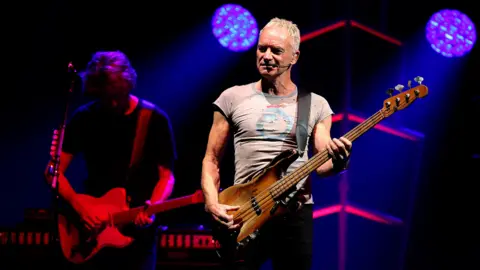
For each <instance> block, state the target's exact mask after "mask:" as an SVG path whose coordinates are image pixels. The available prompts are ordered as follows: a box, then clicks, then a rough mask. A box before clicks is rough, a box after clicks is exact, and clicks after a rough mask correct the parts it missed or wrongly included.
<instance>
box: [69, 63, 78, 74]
mask: <svg viewBox="0 0 480 270" xmlns="http://www.w3.org/2000/svg"><path fill="white" fill-rule="evenodd" d="M68 72H74V73H75V72H77V71H76V70H75V67H74V66H73V64H72V62H69V63H68Z"/></svg>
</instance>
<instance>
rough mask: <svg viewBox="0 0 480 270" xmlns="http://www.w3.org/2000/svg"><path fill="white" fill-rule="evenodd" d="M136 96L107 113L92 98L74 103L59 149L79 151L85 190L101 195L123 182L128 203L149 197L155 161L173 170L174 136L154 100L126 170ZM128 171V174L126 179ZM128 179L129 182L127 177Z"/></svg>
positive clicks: (134, 120) (137, 202)
mask: <svg viewBox="0 0 480 270" xmlns="http://www.w3.org/2000/svg"><path fill="white" fill-rule="evenodd" d="M142 102H143V101H142V100H139V102H138V105H137V107H136V108H135V110H134V111H133V112H132V113H131V114H129V115H122V114H118V113H112V112H109V111H107V110H105V109H104V108H102V107H101V106H100V105H99V103H98V102H96V101H93V102H90V103H88V104H86V105H84V106H81V107H80V108H78V109H77V110H76V111H75V113H74V115H73V116H72V118H71V120H70V121H69V123H68V124H67V127H66V130H65V137H64V141H63V151H64V152H67V153H71V154H74V155H77V154H80V153H81V154H83V157H84V159H85V164H86V169H87V174H88V177H87V179H86V180H85V182H84V185H85V193H86V194H89V195H92V196H96V197H98V196H102V195H103V194H105V193H106V192H107V191H109V190H110V189H112V188H115V187H124V188H126V189H127V193H128V195H129V196H131V199H132V201H131V206H132V207H133V206H137V205H141V204H143V203H144V202H145V201H146V200H148V199H150V197H151V195H152V192H153V189H154V187H155V185H156V183H157V182H158V179H159V176H158V165H163V166H166V167H169V168H171V169H172V170H173V168H172V167H173V162H174V160H175V158H176V150H175V141H174V136H173V131H172V128H171V124H170V120H169V118H168V115H167V114H166V113H165V112H164V111H162V110H161V109H160V108H158V107H157V106H155V105H153V104H152V106H153V112H152V116H151V118H150V123H149V128H148V132H147V135H146V139H145V144H144V150H143V151H144V152H143V156H142V158H141V161H140V163H139V166H138V167H135V169H133V170H131V171H129V168H128V167H129V163H130V158H131V154H132V147H133V141H134V137H135V131H136V124H137V119H138V116H139V112H140V108H142V107H145V105H144V104H143V103H142ZM127 176H128V178H127ZM127 179H128V181H127Z"/></svg>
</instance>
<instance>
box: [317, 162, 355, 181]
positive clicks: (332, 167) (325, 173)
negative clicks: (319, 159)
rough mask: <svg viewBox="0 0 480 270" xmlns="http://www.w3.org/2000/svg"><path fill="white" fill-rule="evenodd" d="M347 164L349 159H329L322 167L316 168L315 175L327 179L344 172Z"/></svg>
mask: <svg viewBox="0 0 480 270" xmlns="http://www.w3.org/2000/svg"><path fill="white" fill-rule="evenodd" d="M348 164H349V158H348V159H347V160H346V161H343V160H339V161H334V160H333V159H329V160H328V161H327V162H325V163H324V164H323V165H321V166H320V167H318V168H317V170H316V171H317V174H318V175H320V176H321V177H329V176H332V175H336V174H338V173H341V172H343V171H345V170H346V169H347V167H348Z"/></svg>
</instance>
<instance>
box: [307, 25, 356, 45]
mask: <svg viewBox="0 0 480 270" xmlns="http://www.w3.org/2000/svg"><path fill="white" fill-rule="evenodd" d="M346 23H347V22H346V21H340V22H337V23H334V24H332V25H329V26H327V27H323V28H320V29H318V30H315V31H313V32H311V33H308V34H305V35H302V36H301V37H300V42H305V41H307V40H309V39H312V38H316V37H318V36H320V35H323V34H325V33H328V32H331V31H333V30H335V29H337V28H340V27H344V26H345V24H346Z"/></svg>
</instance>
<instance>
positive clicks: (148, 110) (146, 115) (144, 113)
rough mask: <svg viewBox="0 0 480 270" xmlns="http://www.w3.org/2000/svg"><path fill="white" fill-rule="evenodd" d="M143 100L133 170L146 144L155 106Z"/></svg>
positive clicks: (134, 147)
mask: <svg viewBox="0 0 480 270" xmlns="http://www.w3.org/2000/svg"><path fill="white" fill-rule="evenodd" d="M141 102H142V108H141V109H140V112H139V115H138V119H137V127H136V130H135V139H134V141H133V148H132V155H131V158H130V164H129V170H132V169H133V168H134V167H135V166H136V165H137V164H138V163H139V162H140V159H141V157H142V153H143V148H144V147H143V146H144V144H145V138H146V136H147V132H148V124H149V122H150V117H151V116H152V111H153V108H154V106H153V104H151V103H150V102H148V101H146V100H141ZM127 180H128V179H127Z"/></svg>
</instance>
